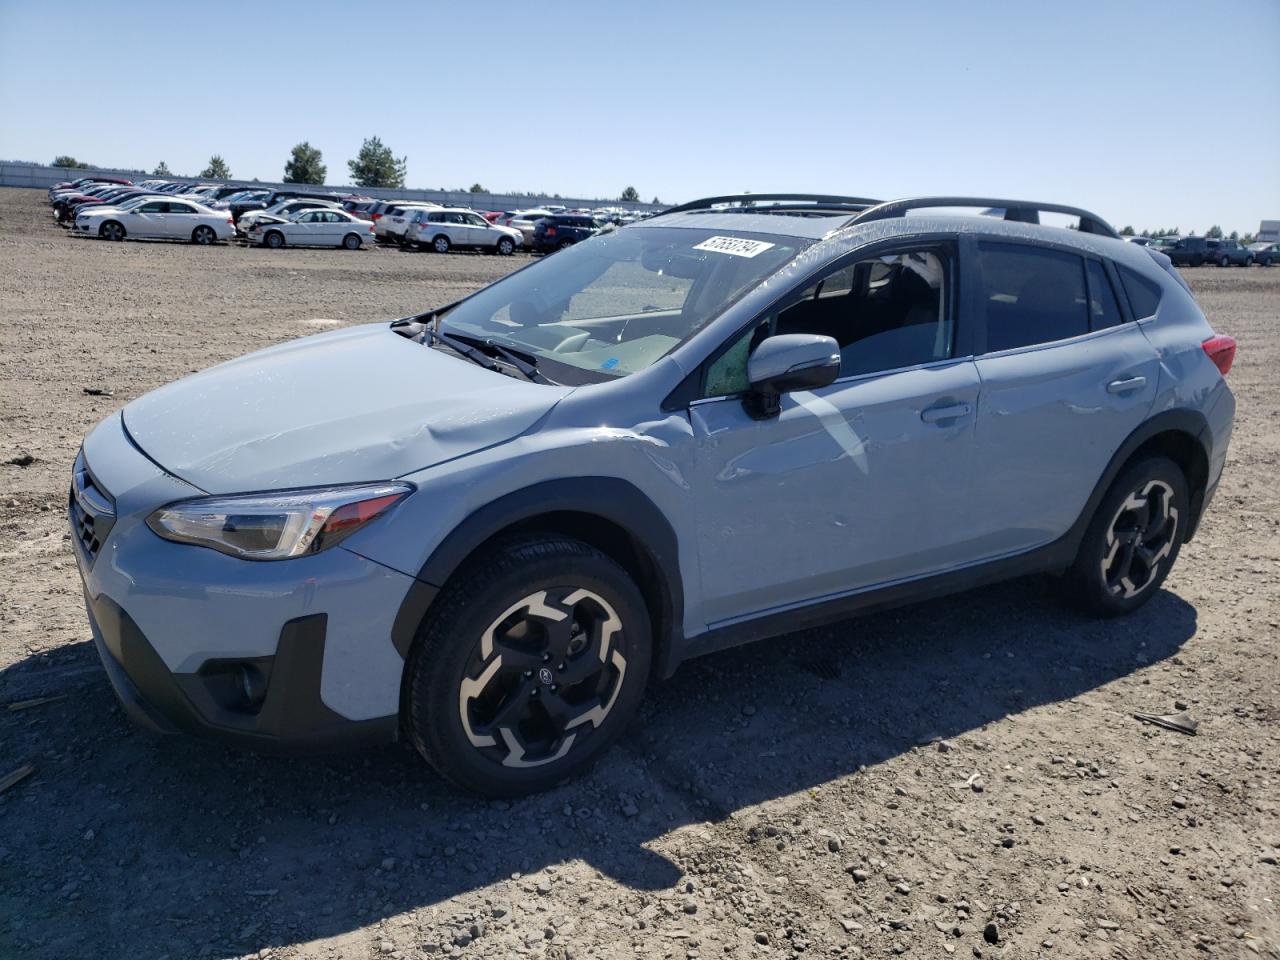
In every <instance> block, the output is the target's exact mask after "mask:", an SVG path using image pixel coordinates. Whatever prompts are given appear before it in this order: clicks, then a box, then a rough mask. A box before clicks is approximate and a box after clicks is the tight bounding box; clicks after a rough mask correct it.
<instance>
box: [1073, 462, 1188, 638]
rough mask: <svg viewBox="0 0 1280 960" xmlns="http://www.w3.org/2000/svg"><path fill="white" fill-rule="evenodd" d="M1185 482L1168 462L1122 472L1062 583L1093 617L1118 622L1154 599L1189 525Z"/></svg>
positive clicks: (1175, 465)
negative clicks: (1118, 618)
mask: <svg viewBox="0 0 1280 960" xmlns="http://www.w3.org/2000/svg"><path fill="white" fill-rule="evenodd" d="M1188 502H1189V495H1188V492H1187V479H1186V477H1185V476H1184V475H1183V473H1182V469H1181V468H1180V467H1179V466H1178V465H1177V464H1176V463H1174V462H1173V461H1172V460H1170V459H1169V458H1168V457H1148V458H1145V459H1143V460H1139V461H1138V462H1137V463H1134V464H1131V465H1130V466H1129V467H1126V468H1125V469H1124V470H1123V471H1121V473H1120V476H1118V477H1117V478H1116V479H1115V482H1113V483H1112V484H1111V487H1110V488H1109V489H1108V490H1107V493H1106V495H1105V496H1104V497H1103V498H1102V502H1101V503H1099V504H1098V509H1097V510H1096V511H1095V513H1094V515H1093V519H1092V520H1091V521H1090V522H1089V528H1088V530H1087V531H1085V535H1084V539H1083V540H1082V541H1081V543H1080V550H1079V552H1078V553H1077V554H1076V560H1075V563H1074V564H1073V565H1072V567H1071V569H1070V571H1068V574H1067V576H1066V578H1065V580H1064V585H1065V586H1066V588H1067V592H1068V595H1069V597H1070V598H1071V599H1072V600H1073V601H1074V602H1075V603H1076V604H1077V605H1079V606H1080V607H1082V608H1084V609H1085V610H1086V611H1088V612H1089V613H1092V614H1095V615H1097V616H1103V617H1114V616H1119V615H1121V614H1125V613H1131V612H1132V611H1134V610H1136V609H1138V607H1140V606H1142V605H1143V604H1144V603H1146V602H1147V601H1148V600H1150V599H1151V598H1152V597H1153V596H1154V595H1155V594H1156V593H1157V592H1158V591H1159V589H1160V585H1161V584H1162V583H1164V579H1165V577H1167V576H1168V575H1169V571H1170V570H1171V569H1172V568H1173V564H1174V562H1175V561H1177V559H1178V552H1179V551H1180V550H1181V549H1182V541H1183V537H1184V535H1185V532H1186V529H1187V523H1188V522H1189V521H1190V508H1189V507H1188Z"/></svg>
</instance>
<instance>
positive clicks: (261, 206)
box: [49, 177, 639, 256]
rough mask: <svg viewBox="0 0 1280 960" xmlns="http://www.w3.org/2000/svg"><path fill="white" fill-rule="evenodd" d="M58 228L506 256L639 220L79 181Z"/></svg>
mask: <svg viewBox="0 0 1280 960" xmlns="http://www.w3.org/2000/svg"><path fill="white" fill-rule="evenodd" d="M49 203H50V206H51V207H52V209H53V215H54V218H55V219H56V220H57V221H58V223H60V224H63V225H65V226H68V227H69V228H70V229H71V230H72V232H73V233H75V234H77V235H80V236H90V237H98V238H100V239H104V240H124V239H125V238H127V237H134V238H148V239H170V240H189V241H190V242H192V243H199V244H211V243H215V242H217V241H226V240H231V239H233V238H237V237H238V238H240V239H243V240H244V241H246V242H248V243H250V244H256V245H261V246H266V247H272V248H279V247H285V246H332V247H345V248H346V249H348V250H358V249H360V247H362V246H364V245H365V244H366V243H369V242H372V243H380V244H395V245H398V246H401V247H405V248H408V249H416V250H433V251H435V252H436V253H448V252H449V251H450V250H452V249H454V248H458V249H473V250H483V251H487V252H491V253H497V254H501V255H504V256H507V255H510V254H512V253H514V252H515V251H516V250H518V249H522V248H523V249H533V250H536V251H539V252H543V253H550V252H552V251H555V250H559V249H562V248H564V247H567V246H571V245H572V244H574V243H577V242H579V241H581V240H585V239H587V238H588V237H590V236H593V235H595V234H597V233H599V232H601V231H602V230H608V229H613V228H615V227H617V226H622V225H625V224H626V223H630V222H632V221H634V220H635V219H638V218H639V215H636V214H633V213H630V212H628V211H625V210H622V209H621V208H601V209H597V210H568V209H567V208H565V207H563V206H549V207H539V208H535V209H532V210H507V211H487V212H486V211H477V210H472V209H469V208H465V207H445V206H442V205H441V204H438V203H432V202H430V201H425V200H422V201H405V200H378V199H374V198H371V197H363V196H356V195H350V194H339V193H334V192H332V191H324V190H315V189H307V188H292V187H290V188H280V189H275V188H260V187H255V188H245V187H233V186H226V185H223V184H201V183H189V182H174V181H166V180H145V181H142V182H141V183H136V184H135V183H132V182H130V181H128V180H123V179H116V178H104V177H85V178H83V179H81V180H76V181H72V182H68V183H60V184H57V185H55V186H53V187H51V188H50V190H49Z"/></svg>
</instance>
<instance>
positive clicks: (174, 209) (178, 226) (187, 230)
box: [165, 200, 200, 240]
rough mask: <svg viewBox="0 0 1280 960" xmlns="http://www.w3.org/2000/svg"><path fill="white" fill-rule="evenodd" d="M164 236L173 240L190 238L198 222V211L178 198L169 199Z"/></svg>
mask: <svg viewBox="0 0 1280 960" xmlns="http://www.w3.org/2000/svg"><path fill="white" fill-rule="evenodd" d="M165 219H166V221H167V222H166V224H165V226H166V230H165V236H167V237H172V238H173V239H175V240H190V239H191V234H192V233H194V232H195V229H196V225H197V224H198V223H200V217H199V211H197V210H196V208H195V207H194V206H192V205H191V204H189V203H182V202H181V201H179V200H170V201H169V212H168V213H167V214H166V215H165Z"/></svg>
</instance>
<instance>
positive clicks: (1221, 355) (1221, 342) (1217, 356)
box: [1200, 336, 1236, 377]
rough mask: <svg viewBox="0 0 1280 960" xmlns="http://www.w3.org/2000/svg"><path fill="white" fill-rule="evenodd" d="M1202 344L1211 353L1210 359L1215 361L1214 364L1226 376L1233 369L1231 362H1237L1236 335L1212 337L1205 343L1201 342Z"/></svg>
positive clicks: (1206, 351)
mask: <svg viewBox="0 0 1280 960" xmlns="http://www.w3.org/2000/svg"><path fill="white" fill-rule="evenodd" d="M1200 346H1202V347H1204V352H1205V353H1207V354H1208V355H1209V359H1210V360H1212V361H1213V365H1214V366H1215V367H1217V368H1218V372H1219V373H1221V374H1222V375H1223V376H1224V377H1225V376H1226V375H1227V373H1228V371H1230V369H1231V364H1233V363H1235V359H1236V340H1235V337H1224V336H1214V337H1210V338H1209V339H1208V340H1206V341H1205V342H1204V343H1202V344H1200Z"/></svg>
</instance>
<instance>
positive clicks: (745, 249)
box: [693, 237, 773, 257]
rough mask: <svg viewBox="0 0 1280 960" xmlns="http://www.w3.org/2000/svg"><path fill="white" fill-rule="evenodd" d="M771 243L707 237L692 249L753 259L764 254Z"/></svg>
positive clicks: (739, 238)
mask: <svg viewBox="0 0 1280 960" xmlns="http://www.w3.org/2000/svg"><path fill="white" fill-rule="evenodd" d="M772 246H773V244H772V243H765V242H764V241H763V240H743V239H742V238H741V237H707V239H705V240H703V241H702V242H701V243H699V244H698V245H697V246H695V247H694V248H693V249H695V250H709V251H711V252H712V253H727V254H730V255H731V256H735V257H754V256H756V255H757V254H761V253H764V252H765V251H766V250H768V249H769V248H770V247H772Z"/></svg>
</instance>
